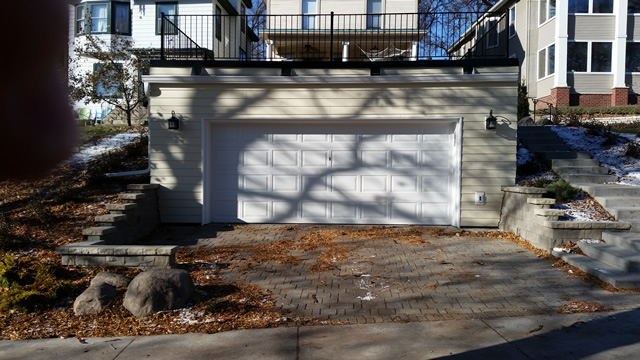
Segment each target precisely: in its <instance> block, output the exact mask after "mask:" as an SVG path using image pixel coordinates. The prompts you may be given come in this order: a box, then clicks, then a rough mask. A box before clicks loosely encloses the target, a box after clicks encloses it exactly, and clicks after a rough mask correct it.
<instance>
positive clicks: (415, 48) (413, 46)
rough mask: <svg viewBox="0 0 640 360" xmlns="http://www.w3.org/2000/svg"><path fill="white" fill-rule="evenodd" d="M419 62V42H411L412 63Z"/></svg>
mask: <svg viewBox="0 0 640 360" xmlns="http://www.w3.org/2000/svg"><path fill="white" fill-rule="evenodd" d="M417 60H418V42H417V41H415V40H414V41H412V42H411V61H417Z"/></svg>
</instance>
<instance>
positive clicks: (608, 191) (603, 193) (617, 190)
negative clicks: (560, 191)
mask: <svg viewBox="0 0 640 360" xmlns="http://www.w3.org/2000/svg"><path fill="white" fill-rule="evenodd" d="M580 187H581V188H582V190H584V191H586V192H588V193H589V195H591V196H592V197H594V198H596V197H609V196H616V197H640V186H628V185H617V184H595V185H594V184H580Z"/></svg>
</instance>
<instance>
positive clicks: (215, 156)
mask: <svg viewBox="0 0 640 360" xmlns="http://www.w3.org/2000/svg"><path fill="white" fill-rule="evenodd" d="M455 128H456V124H455V123H454V122H425V121H423V122H408V123H407V122H405V123H400V122H394V123H393V124H389V123H384V124H383V123H373V124H372V123H366V124H365V123H360V124H354V123H351V124H335V123H333V124H319V123H305V124H292V123H285V124H263V123H240V124H238V123H236V124H232V123H216V124H212V125H211V126H210V128H209V129H210V134H209V137H208V139H209V145H208V148H207V149H208V151H209V152H210V153H209V154H208V156H207V157H208V158H209V159H210V161H211V163H210V164H209V165H208V166H206V171H207V172H208V175H209V179H208V181H207V182H206V183H208V191H207V193H208V195H207V200H208V201H206V202H205V206H208V209H207V210H208V211H207V212H206V213H208V217H209V220H210V221H212V222H247V223H348V224H433V225H443V224H444V225H450V224H454V225H455V222H456V221H455V219H456V212H457V206H456V203H457V202H458V201H459V200H457V199H456V197H455V193H456V191H455V187H456V186H459V181H458V180H457V178H458V177H459V175H458V171H457V168H458V167H459V161H458V160H456V157H457V156H456V153H457V152H456V151H455V147H456V145H455V140H454V130H455Z"/></svg>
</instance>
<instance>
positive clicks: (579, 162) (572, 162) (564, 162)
mask: <svg viewBox="0 0 640 360" xmlns="http://www.w3.org/2000/svg"><path fill="white" fill-rule="evenodd" d="M551 166H552V167H565V166H568V167H572V166H600V161H598V160H595V159H591V158H586V159H580V158H575V159H560V158H558V159H554V160H553V161H551Z"/></svg>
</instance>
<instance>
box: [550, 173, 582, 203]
mask: <svg viewBox="0 0 640 360" xmlns="http://www.w3.org/2000/svg"><path fill="white" fill-rule="evenodd" d="M544 188H545V189H546V190H547V191H548V192H549V193H550V194H551V196H553V197H555V199H556V201H558V202H561V203H563V202H567V201H570V200H575V199H576V198H577V197H578V194H579V193H580V190H579V189H578V188H575V187H573V186H571V184H569V183H568V182H566V181H565V180H564V179H560V180H558V181H556V182H554V183H551V184H547V185H544Z"/></svg>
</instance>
